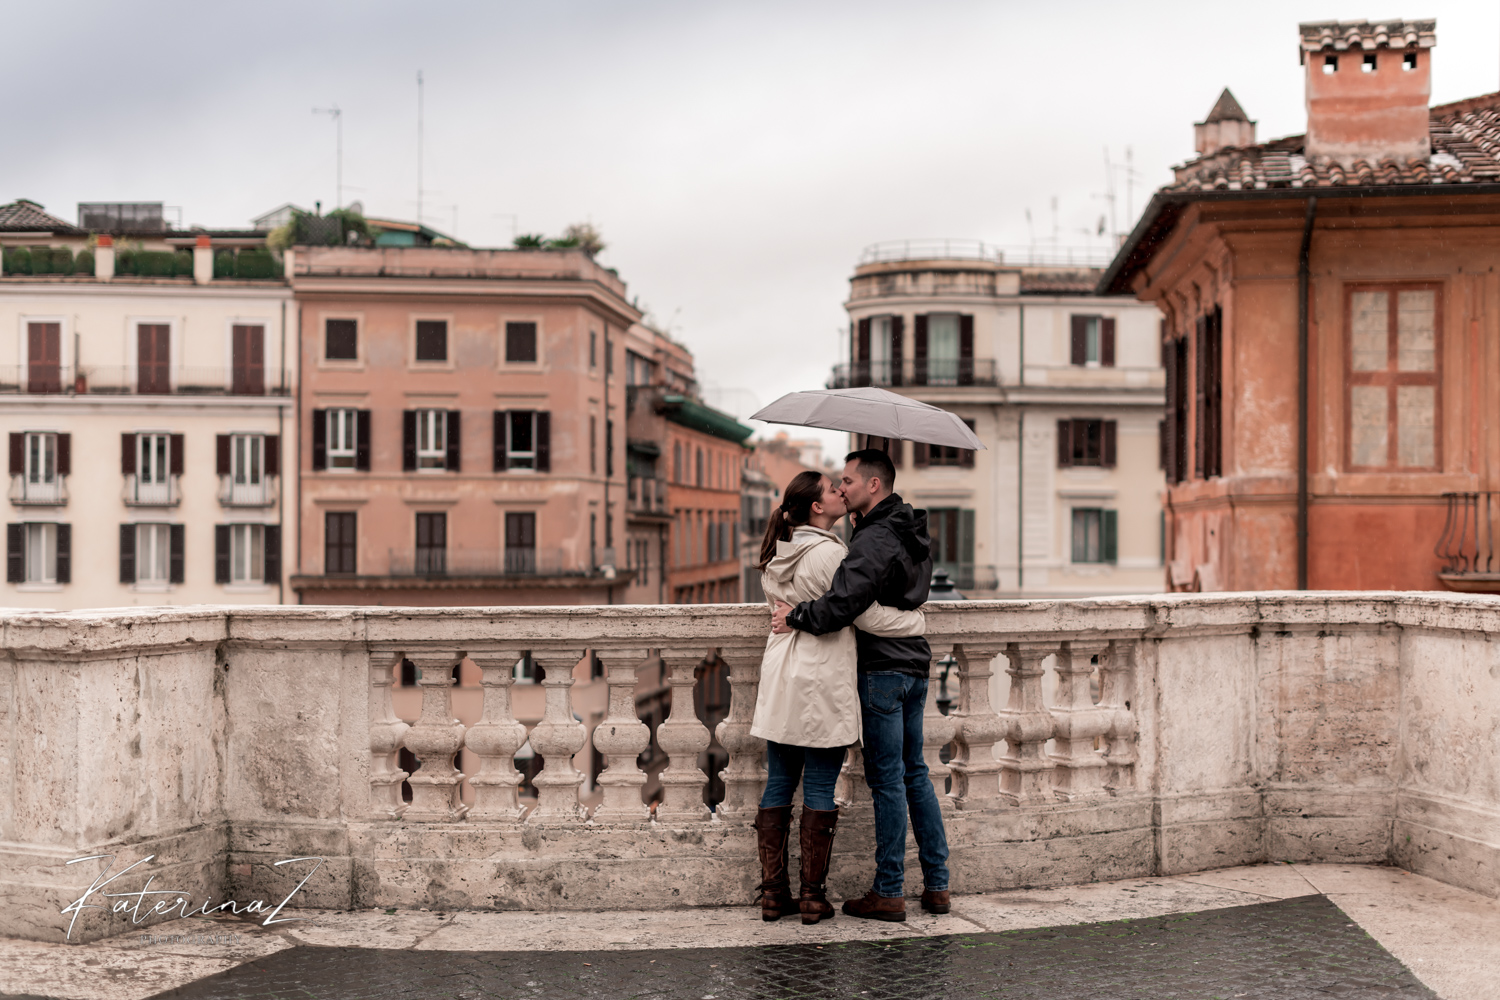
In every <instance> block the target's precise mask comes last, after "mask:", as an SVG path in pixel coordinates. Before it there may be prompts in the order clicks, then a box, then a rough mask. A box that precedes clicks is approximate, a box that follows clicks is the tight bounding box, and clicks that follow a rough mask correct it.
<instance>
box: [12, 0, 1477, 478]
mask: <svg viewBox="0 0 1500 1000" xmlns="http://www.w3.org/2000/svg"><path fill="white" fill-rule="evenodd" d="M1408 2H1410V0H1408ZM1393 14H1394V15H1398V16H1405V17H1413V18H1415V17H1436V18H1437V22H1438V23H1437V37H1438V45H1437V48H1436V50H1435V51H1434V61H1433V101H1434V103H1441V102H1444V101H1451V100H1458V99H1460V98H1464V97H1469V96H1473V95H1475V94H1481V93H1488V92H1492V91H1495V90H1497V89H1500V4H1496V3H1493V2H1490V3H1477V2H1469V3H1458V2H1448V0H1421V3H1420V4H1418V5H1416V7H1415V8H1414V9H1411V10H1399V9H1397V10H1392V9H1391V8H1390V0H1380V2H1379V4H1378V5H1375V6H1372V7H1371V8H1366V7H1365V6H1363V5H1361V4H1350V3H1347V2H1341V3H1306V2H1304V3H1289V2H1281V0H1262V2H1259V3H1256V4H1253V5H1251V6H1250V7H1238V6H1233V5H1219V4H1205V3H1202V2H1201V0H1200V2H1194V3H1187V2H1176V0H1166V2H1163V0H1154V2H1151V3H1122V2H1118V0H1115V2H1107V3H1093V2H1067V0H1061V2H1053V3H1035V2H1026V3H1021V2H1013V0H1003V2H995V0H992V2H987V3H978V2H962V0H926V2H924V3H921V4H913V3H909V2H903V3H891V2H885V0H859V2H843V0H812V2H809V0H801V2H794V3H783V2H778V0H756V2H754V3H718V2H712V0H689V2H666V0H594V2H584V0H551V2H547V3H536V2H529V3H512V2H508V0H504V2H502V0H489V2H481V3H467V2H429V3H424V4H413V3H409V2H407V3H395V2H382V0H363V2H358V3H353V2H350V3H337V2H321V0H302V2H299V3H287V2H280V0H259V2H257V3H255V4H251V5H244V4H204V3H201V2H195V3H163V2H152V0H138V2H136V3H133V4H128V5H127V4H120V3H117V2H96V0H69V2H68V3H66V4H49V3H43V4H38V3H20V2H17V0H0V24H4V25H5V26H6V27H5V29H4V30H5V33H6V35H7V36H8V37H9V38H10V39H11V40H12V44H10V45H7V47H6V49H7V51H6V56H5V58H4V59H3V60H0V93H5V94H6V95H8V99H7V100H5V101H4V102H0V135H5V136H8V137H11V140H12V141H11V143H9V150H8V152H9V154H10V155H8V156H6V157H5V166H4V168H3V170H0V202H6V201H10V200H12V199H14V198H19V197H25V198H31V199H33V200H35V201H39V202H41V203H42V204H43V205H45V206H46V207H47V209H48V210H49V211H51V212H53V213H54V214H57V215H60V216H62V217H63V218H68V219H73V218H74V217H75V213H76V204H77V203H78V202H80V201H114V200H119V201H137V200H138V201H158V200H159V201H163V202H165V203H166V204H167V205H168V206H172V209H171V210H170V211H169V218H172V219H174V220H176V219H180V222H181V223H182V224H184V225H194V224H201V225H205V226H211V227H229V226H242V225H247V224H248V223H249V220H250V219H251V218H252V217H253V216H255V215H258V214H260V213H262V212H264V211H266V210H268V209H271V208H274V207H275V206H277V205H280V204H282V203H283V202H288V201H290V202H294V203H297V204H299V205H303V206H307V207H311V206H312V204H313V203H314V202H316V201H321V202H322V204H323V207H324V208H325V209H327V208H331V207H332V206H333V205H334V204H335V203H336V202H337V199H338V191H337V187H336V175H337V157H336V154H335V147H336V136H335V127H334V124H333V121H332V119H331V117H330V116H328V115H319V114H314V112H313V109H314V108H330V107H338V108H339V109H340V110H341V112H342V121H343V199H344V201H345V202H346V203H347V202H351V201H359V202H361V203H362V204H363V207H364V209H365V211H366V212H367V213H368V214H371V215H376V216H383V217H395V218H408V219H409V218H415V217H416V215H417V212H418V129H417V119H418V114H417V111H418V100H417V97H418V89H417V74H418V72H419V71H420V72H421V74H422V77H423V81H424V83H423V129H422V133H423V141H422V143H421V160H422V183H421V188H422V194H421V215H422V219H423V220H424V221H425V222H427V223H428V224H429V225H431V226H433V227H435V228H437V229H439V230H442V231H445V232H451V233H452V234H453V235H455V236H457V237H458V238H459V239H461V240H463V241H465V242H468V243H470V244H472V245H476V246H506V245H509V243H510V241H511V239H512V237H513V235H514V234H515V233H518V232H519V233H542V234H547V235H555V234H557V233H559V232H561V230H562V229H563V227H565V226H566V225H568V224H569V223H572V222H580V221H587V222H591V223H593V224H594V225H595V226H596V227H597V228H598V229H599V230H600V231H601V232H602V234H603V236H604V239H605V241H606V242H607V243H608V247H607V249H606V250H605V251H604V252H603V254H601V255H600V259H601V261H602V262H604V263H605V264H607V265H609V266H611V267H614V268H617V269H618V270H619V272H620V275H621V277H622V278H623V279H624V280H625V281H626V282H627V284H628V286H629V289H630V294H631V295H632V296H633V297H635V298H636V299H637V302H638V304H639V305H640V306H641V307H642V308H644V309H647V310H648V311H649V313H650V316H651V318H652V319H653V320H654V321H655V322H656V324H657V325H658V326H660V327H662V328H664V329H667V330H668V332H669V333H670V334H671V335H672V336H673V337H674V338H675V339H677V340H679V341H681V342H683V343H684V344H686V345H687V346H688V347H689V348H691V349H692V351H693V352H694V354H695V356H696V359H697V365H698V374H699V378H700V381H701V383H702V385H703V388H704V392H705V395H706V397H707V399H708V401H709V402H711V403H714V404H715V405H719V406H720V407H722V408H724V409H726V410H728V411H729V412H731V413H734V414H735V415H736V416H739V417H741V418H743V417H746V416H748V414H749V413H750V412H752V411H753V410H755V409H756V408H757V407H758V406H760V405H764V404H766V403H769V402H771V401H772V400H773V399H775V398H777V397H778V396H780V395H781V394H783V393H785V392H791V391H794V390H797V389H809V388H818V387H821V386H822V385H823V384H824V383H825V382H826V380H827V379H828V377H829V374H830V369H831V367H832V366H833V364H835V363H836V362H837V361H839V360H840V359H841V358H842V357H843V354H844V352H845V351H847V336H848V334H847V318H846V315H845V313H844V310H843V301H844V298H845V296H846V294H847V292H848V288H849V286H848V280H849V277H850V274H851V273H852V270H853V268H854V265H855V263H856V262H857V260H858V259H859V255H860V252H861V250H862V249H863V248H864V247H866V246H867V245H869V244H871V243H875V242H878V241H882V240H903V239H930V238H953V239H971V240H983V241H985V242H989V243H995V244H999V245H1015V246H1025V245H1028V244H1031V243H1037V244H1040V245H1047V244H1049V243H1051V242H1053V241H1054V240H1055V241H1056V243H1058V244H1060V245H1063V246H1079V247H1086V246H1093V247H1096V248H1102V247H1105V246H1108V245H1110V244H1109V240H1110V232H1111V231H1128V229H1129V228H1130V227H1131V225H1132V223H1133V222H1134V216H1136V215H1138V214H1139V213H1140V211H1141V210H1142V209H1143V208H1144V206H1145V204H1146V202H1147V200H1148V199H1149V196H1150V193H1151V191H1152V190H1154V189H1155V188H1157V187H1159V186H1160V185H1162V184H1164V183H1166V182H1167V181H1168V180H1169V179H1170V177H1171V174H1170V167H1171V165H1172V164H1174V163H1180V162H1182V161H1183V160H1185V159H1187V158H1189V157H1190V156H1191V155H1192V140H1193V130H1192V125H1193V122H1195V121H1198V120H1200V119H1201V118H1202V117H1203V116H1204V115H1205V114H1206V113H1207V112H1208V110H1209V108H1210V107H1211V106H1212V105H1213V103H1214V101H1215V99H1216V98H1217V97H1218V94H1219V91H1220V90H1221V89H1222V88H1223V87H1225V86H1228V87H1229V88H1230V89H1231V90H1233V92H1234V94H1235V96H1236V97H1237V98H1238V99H1239V101H1240V103H1241V105H1242V106H1243V107H1244V108H1245V110H1246V112H1247V113H1248V114H1249V115H1250V117H1251V118H1254V119H1257V120H1258V137H1259V138H1261V139H1269V138H1274V137H1276V136H1281V135H1287V134H1293V133H1299V132H1301V131H1302V130H1303V128H1304V125H1305V111H1304V108H1303V104H1302V77H1301V70H1300V67H1299V65H1298V59H1297V24H1298V23H1299V22H1301V21H1315V20H1331V19H1339V20H1355V19H1360V18H1366V17H1372V16H1373V17H1388V16H1392V15H1393ZM22 39H25V40H26V41H25V43H24V44H21V43H20V40H22ZM1127 151H1128V155H1129V162H1130V164H1131V165H1132V172H1133V176H1134V181H1133V183H1130V182H1129V181H1130V177H1129V175H1128V172H1127V170H1126V161H1127ZM1107 164H1112V166H1107ZM1111 184H1112V186H1113V191H1114V200H1113V203H1111V202H1110V200H1109V199H1108V198H1107V197H1106V195H1107V194H1108V193H1109V192H1110V189H1111ZM1054 199H1055V200H1056V204H1057V209H1056V212H1055V213H1054V211H1053V208H1052V204H1053V200H1054ZM1111 208H1112V213H1111ZM1028 211H1029V212H1030V222H1029V223H1028V217H1027V213H1028ZM1111 217H1112V220H1113V221H1111ZM1101 219H1102V220H1103V228H1104V229H1105V230H1106V231H1105V233H1104V234H1103V235H1100V234H1099V229H1100V226H1101ZM794 433H797V434H799V435H800V433H801V432H794ZM823 438H824V440H825V441H826V442H827V444H828V446H829V447H830V448H833V449H836V448H838V447H840V446H841V444H842V438H843V436H842V435H835V434H831V433H828V434H824V435H823Z"/></svg>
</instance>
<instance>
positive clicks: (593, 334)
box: [589, 330, 599, 368]
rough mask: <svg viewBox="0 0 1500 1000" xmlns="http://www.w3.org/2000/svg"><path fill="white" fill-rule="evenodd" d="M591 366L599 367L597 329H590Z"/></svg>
mask: <svg viewBox="0 0 1500 1000" xmlns="http://www.w3.org/2000/svg"><path fill="white" fill-rule="evenodd" d="M589 367H590V368H598V367H599V332H598V331H597V330H590V331H589Z"/></svg>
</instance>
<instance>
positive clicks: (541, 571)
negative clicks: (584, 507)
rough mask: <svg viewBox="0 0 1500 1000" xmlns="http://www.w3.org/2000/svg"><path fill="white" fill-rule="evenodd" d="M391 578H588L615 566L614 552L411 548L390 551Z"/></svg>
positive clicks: (515, 548)
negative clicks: (600, 570) (578, 553)
mask: <svg viewBox="0 0 1500 1000" xmlns="http://www.w3.org/2000/svg"><path fill="white" fill-rule="evenodd" d="M389 552H390V575H391V576H421V577H511V576H515V577H522V576H590V575H592V574H593V573H595V572H597V571H598V570H599V568H601V567H604V566H612V565H614V562H613V559H612V558H608V559H607V558H606V556H608V557H612V556H613V554H614V550H613V549H596V550H594V551H593V552H592V553H590V552H588V551H587V550H585V551H584V552H583V553H582V560H580V558H579V556H578V555H574V554H573V553H571V552H570V551H565V550H563V549H561V548H552V549H536V548H521V547H512V548H508V549H504V550H500V549H471V548H465V547H462V546H460V547H455V548H436V547H433V548H428V547H420V548H410V549H390V550H389Z"/></svg>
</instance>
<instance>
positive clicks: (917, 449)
mask: <svg viewBox="0 0 1500 1000" xmlns="http://www.w3.org/2000/svg"><path fill="white" fill-rule="evenodd" d="M929 453H930V447H929V446H928V445H925V444H923V443H922V442H920V441H913V442H912V444H911V464H912V465H913V466H914V467H916V468H918V469H925V468H927V463H928V454H929Z"/></svg>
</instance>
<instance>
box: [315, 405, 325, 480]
mask: <svg viewBox="0 0 1500 1000" xmlns="http://www.w3.org/2000/svg"><path fill="white" fill-rule="evenodd" d="M312 467H313V471H314V472H321V471H323V470H324V469H326V468H328V411H327V410H313V411H312Z"/></svg>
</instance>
